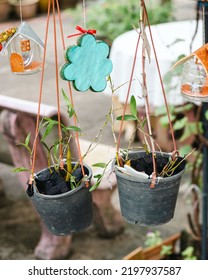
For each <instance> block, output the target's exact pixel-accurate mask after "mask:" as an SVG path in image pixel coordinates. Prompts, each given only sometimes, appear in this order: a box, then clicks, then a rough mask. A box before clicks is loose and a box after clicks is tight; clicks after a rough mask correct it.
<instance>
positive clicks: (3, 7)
mask: <svg viewBox="0 0 208 280" xmlns="http://www.w3.org/2000/svg"><path fill="white" fill-rule="evenodd" d="M10 10H11V6H10V4H9V2H8V1H7V0H0V21H5V20H6V19H8V17H9V13H10Z"/></svg>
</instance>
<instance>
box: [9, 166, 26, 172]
mask: <svg viewBox="0 0 208 280" xmlns="http://www.w3.org/2000/svg"><path fill="white" fill-rule="evenodd" d="M23 171H29V169H27V168H25V167H17V168H14V169H12V172H16V173H17V172H23Z"/></svg>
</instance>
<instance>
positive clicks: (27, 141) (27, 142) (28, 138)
mask: <svg viewBox="0 0 208 280" xmlns="http://www.w3.org/2000/svg"><path fill="white" fill-rule="evenodd" d="M30 136H31V133H29V134H28V135H27V137H26V139H25V145H26V146H29V143H30Z"/></svg>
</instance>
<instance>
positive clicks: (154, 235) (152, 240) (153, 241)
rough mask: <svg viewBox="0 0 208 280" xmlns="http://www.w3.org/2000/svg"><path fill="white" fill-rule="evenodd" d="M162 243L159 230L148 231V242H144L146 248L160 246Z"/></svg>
mask: <svg viewBox="0 0 208 280" xmlns="http://www.w3.org/2000/svg"><path fill="white" fill-rule="evenodd" d="M161 242H162V237H161V233H160V231H159V230H155V231H148V232H147V234H146V240H145V242H144V244H145V246H147V247H151V246H155V245H158V244H160V243H161Z"/></svg>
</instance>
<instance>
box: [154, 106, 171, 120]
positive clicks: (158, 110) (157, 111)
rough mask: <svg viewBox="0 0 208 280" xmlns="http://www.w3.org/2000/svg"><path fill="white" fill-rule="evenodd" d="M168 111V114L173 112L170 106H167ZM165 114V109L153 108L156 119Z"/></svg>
mask: <svg viewBox="0 0 208 280" xmlns="http://www.w3.org/2000/svg"><path fill="white" fill-rule="evenodd" d="M169 110H170V112H172V111H173V110H174V107H173V106H172V105H171V106H169ZM166 114H167V109H166V107H165V106H160V107H157V108H155V111H154V115H155V116H156V117H158V116H163V115H166Z"/></svg>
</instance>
